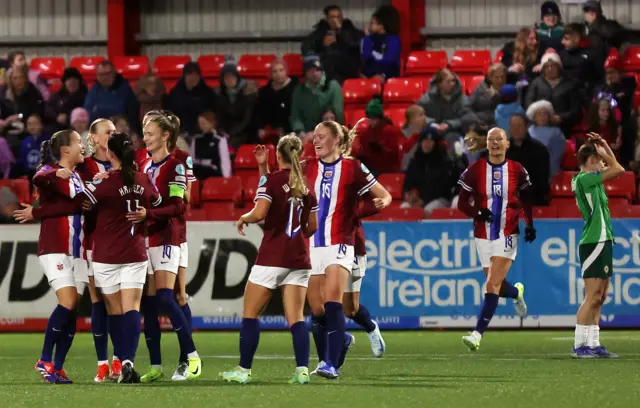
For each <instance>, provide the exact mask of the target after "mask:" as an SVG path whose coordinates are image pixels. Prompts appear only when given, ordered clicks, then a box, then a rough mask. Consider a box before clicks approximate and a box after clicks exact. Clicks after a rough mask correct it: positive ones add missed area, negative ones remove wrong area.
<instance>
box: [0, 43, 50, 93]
mask: <svg viewBox="0 0 640 408" xmlns="http://www.w3.org/2000/svg"><path fill="white" fill-rule="evenodd" d="M7 60H9V68H17V69H26V70H27V78H28V79H29V82H31V83H32V84H33V85H34V86H35V87H36V88H37V89H38V91H40V94H42V97H43V98H44V100H45V101H46V100H48V99H49V97H50V96H51V91H50V90H49V84H48V83H47V80H46V79H44V78H42V77H41V76H40V71H37V70H35V69H31V68H30V67H29V62H28V61H27V58H26V57H25V54H24V51H11V52H10V53H9V56H8V57H7Z"/></svg>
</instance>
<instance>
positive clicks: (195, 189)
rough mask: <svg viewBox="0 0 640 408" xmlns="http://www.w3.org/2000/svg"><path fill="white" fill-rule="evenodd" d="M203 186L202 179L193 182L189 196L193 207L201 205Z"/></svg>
mask: <svg viewBox="0 0 640 408" xmlns="http://www.w3.org/2000/svg"><path fill="white" fill-rule="evenodd" d="M201 188H202V182H201V181H200V180H196V181H194V182H192V183H191V195H190V197H189V204H190V205H191V208H194V207H199V206H200V196H201V194H200V190H201Z"/></svg>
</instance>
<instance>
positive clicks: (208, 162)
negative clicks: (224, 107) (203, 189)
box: [189, 112, 231, 180]
mask: <svg viewBox="0 0 640 408" xmlns="http://www.w3.org/2000/svg"><path fill="white" fill-rule="evenodd" d="M198 125H199V126H200V130H201V132H202V133H200V134H197V135H195V136H194V137H193V138H191V145H190V146H189V153H190V154H191V157H192V159H193V174H194V175H195V176H196V178H197V179H198V180H205V179H207V178H209V177H230V176H231V158H230V156H229V145H228V144H227V138H228V135H226V134H220V133H218V130H216V117H215V115H214V114H213V112H203V113H201V114H200V115H199V116H198Z"/></svg>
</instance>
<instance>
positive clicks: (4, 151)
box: [0, 136, 16, 180]
mask: <svg viewBox="0 0 640 408" xmlns="http://www.w3.org/2000/svg"><path fill="white" fill-rule="evenodd" d="M15 162H16V158H15V157H14V156H13V152H11V148H10V147H9V143H8V142H7V139H5V138H4V136H0V174H2V178H3V179H4V180H7V179H8V178H9V176H10V175H11V166H12V165H13V164H14V163H15Z"/></svg>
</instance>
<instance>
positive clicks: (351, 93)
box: [342, 78, 382, 107]
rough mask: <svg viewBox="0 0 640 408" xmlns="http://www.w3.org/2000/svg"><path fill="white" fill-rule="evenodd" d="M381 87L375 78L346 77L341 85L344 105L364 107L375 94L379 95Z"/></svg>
mask: <svg viewBox="0 0 640 408" xmlns="http://www.w3.org/2000/svg"><path fill="white" fill-rule="evenodd" d="M381 92H382V87H381V86H380V81H378V80H377V79H375V78H369V79H360V78H359V79H347V80H346V81H344V84H343V85H342V95H343V96H344V104H345V106H350V107H356V106H357V107H365V106H366V105H367V104H368V103H369V102H370V101H371V99H373V97H374V96H375V95H380V93H381Z"/></svg>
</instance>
